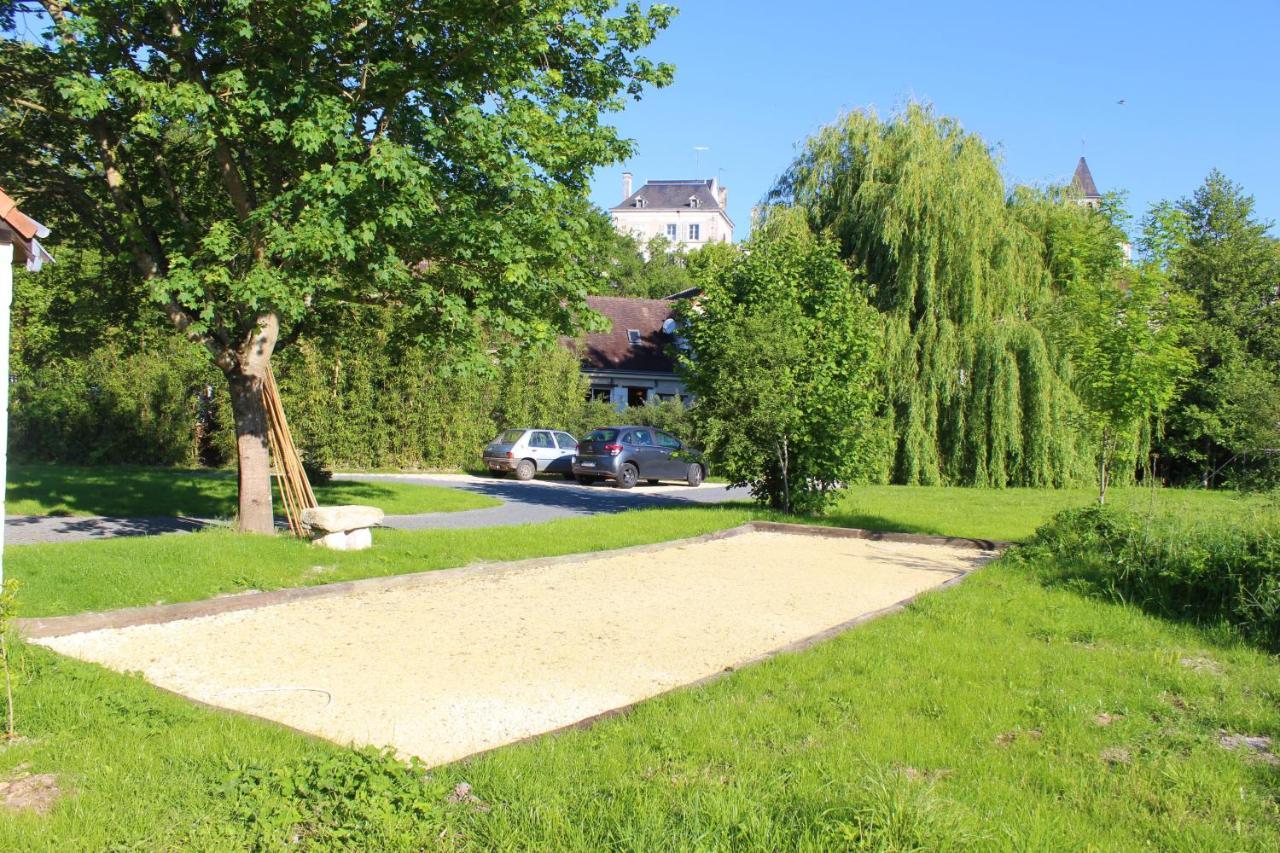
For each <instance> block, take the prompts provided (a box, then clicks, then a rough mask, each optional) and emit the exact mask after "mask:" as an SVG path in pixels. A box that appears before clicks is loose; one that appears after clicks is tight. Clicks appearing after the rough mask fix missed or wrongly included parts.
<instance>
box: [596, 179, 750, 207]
mask: <svg viewBox="0 0 1280 853" xmlns="http://www.w3.org/2000/svg"><path fill="white" fill-rule="evenodd" d="M718 190H719V186H718V185H717V183H716V181H715V180H714V179H712V180H709V181H703V180H681V181H646V182H645V185H644V186H642V187H641V188H640V189H638V190H636V191H635V192H633V193H632V194H631V195H629V196H627V197H626V198H624V199H623V200H622V203H621V204H619V205H618V206H617V207H615V208H614V210H626V209H630V208H637V207H639V208H648V209H650V210H675V209H678V208H689V207H695V208H700V209H703V210H722V209H723V208H721V206H720V198H719V192H718ZM726 215H728V214H726Z"/></svg>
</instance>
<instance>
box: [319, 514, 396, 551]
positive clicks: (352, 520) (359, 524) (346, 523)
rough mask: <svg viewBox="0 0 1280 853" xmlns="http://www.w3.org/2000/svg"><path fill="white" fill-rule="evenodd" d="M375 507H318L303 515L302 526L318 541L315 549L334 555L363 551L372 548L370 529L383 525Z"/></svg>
mask: <svg viewBox="0 0 1280 853" xmlns="http://www.w3.org/2000/svg"><path fill="white" fill-rule="evenodd" d="M382 517H383V514H382V510H380V509H378V508H377V507H376V506H358V505H348V506H317V507H310V508H308V509H304V510H303V511H302V523H303V524H305V525H306V526H307V527H308V528H309V529H310V530H311V532H312V534H313V535H314V536H315V537H316V538H315V539H313V540H311V541H312V544H314V545H321V546H323V547H325V548H332V549H333V550H335V551H362V550H364V549H365V548H368V547H369V546H370V545H372V544H373V534H372V533H370V532H369V531H370V528H373V527H377V526H378V525H380V524H382Z"/></svg>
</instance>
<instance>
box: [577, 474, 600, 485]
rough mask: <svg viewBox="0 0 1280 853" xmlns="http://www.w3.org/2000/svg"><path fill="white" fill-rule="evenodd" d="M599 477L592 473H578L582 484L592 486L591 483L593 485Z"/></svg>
mask: <svg viewBox="0 0 1280 853" xmlns="http://www.w3.org/2000/svg"><path fill="white" fill-rule="evenodd" d="M597 479H599V478H598V477H592V476H591V475H590V474H579V475H578V482H579V483H581V484H582V485H584V486H590V485H593V484H594V483H595V481H596V480H597Z"/></svg>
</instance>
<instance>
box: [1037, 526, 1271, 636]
mask: <svg viewBox="0 0 1280 853" xmlns="http://www.w3.org/2000/svg"><path fill="white" fill-rule="evenodd" d="M1036 556H1047V557H1050V558H1052V559H1053V561H1054V562H1055V563H1056V564H1057V565H1058V566H1059V567H1060V569H1058V571H1063V572H1065V574H1066V575H1068V576H1069V577H1070V578H1071V579H1072V580H1073V581H1076V582H1079V581H1081V580H1083V581H1084V582H1085V583H1086V584H1087V585H1088V586H1089V587H1091V588H1092V589H1093V590H1094V591H1096V592H1100V593H1101V594H1103V595H1106V596H1108V597H1110V598H1114V599H1116V600H1121V601H1126V602H1129V603H1133V604H1137V605H1139V606H1141V607H1143V608H1144V609H1146V610H1148V611H1151V612H1154V613H1156V614H1158V615H1161V616H1166V617H1171V618H1177V619H1191V620H1193V621H1196V622H1207V623H1220V622H1226V623H1227V624H1229V625H1231V626H1232V627H1233V629H1234V630H1235V631H1237V632H1238V633H1240V634H1241V635H1242V636H1243V637H1245V638H1246V639H1249V640H1251V641H1253V642H1255V643H1258V644H1260V645H1262V646H1263V647H1265V648H1268V649H1272V650H1276V649H1280V520H1277V518H1275V517H1274V515H1273V516H1272V517H1270V518H1253V519H1249V520H1248V521H1247V523H1246V522H1242V521H1237V522H1235V523H1231V522H1225V521H1223V520H1219V519H1207V520H1206V519H1200V520H1196V521H1192V520H1189V519H1186V518H1178V517H1172V516H1160V515H1141V514H1138V513H1134V512H1128V511H1119V510H1115V509H1111V508H1106V507H1089V508H1086V509H1078V510H1070V511H1068V512H1064V513H1061V514H1060V515H1058V516H1057V517H1055V518H1054V519H1053V521H1051V522H1050V523H1049V524H1047V525H1045V526H1044V527H1042V528H1041V529H1040V530H1039V531H1037V533H1036V537H1035V539H1034V540H1033V541H1032V543H1031V546H1030V547H1029V548H1028V549H1026V553H1024V554H1023V555H1022V559H1024V560H1028V559H1032V558H1034V557H1036Z"/></svg>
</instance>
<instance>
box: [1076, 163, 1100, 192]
mask: <svg viewBox="0 0 1280 853" xmlns="http://www.w3.org/2000/svg"><path fill="white" fill-rule="evenodd" d="M1071 183H1072V184H1074V185H1075V186H1076V187H1077V188H1078V189H1079V190H1080V192H1081V193H1083V194H1084V197H1085V198H1102V194H1101V193H1099V192H1098V185H1097V184H1095V183H1094V182H1093V174H1092V173H1091V172H1090V171H1089V164H1088V163H1086V162H1085V160H1084V158H1083V157H1081V158H1080V162H1079V163H1077V164H1076V173H1075V176H1074V177H1072V179H1071Z"/></svg>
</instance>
